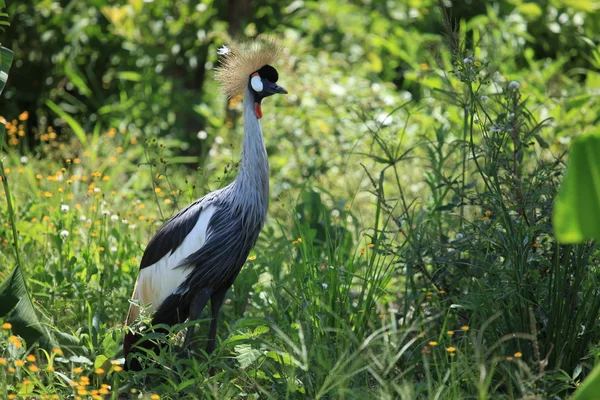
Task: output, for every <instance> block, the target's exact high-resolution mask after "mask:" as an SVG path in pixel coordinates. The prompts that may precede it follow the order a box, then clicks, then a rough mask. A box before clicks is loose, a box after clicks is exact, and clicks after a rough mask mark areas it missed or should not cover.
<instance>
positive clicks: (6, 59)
mask: <svg viewBox="0 0 600 400" xmlns="http://www.w3.org/2000/svg"><path fill="white" fill-rule="evenodd" d="M13 57H14V53H13V52H12V51H11V50H9V49H7V48H6V47H2V46H0V94H2V91H3V90H4V86H5V85H6V81H7V80H8V70H9V69H10V66H11V64H12V61H13Z"/></svg>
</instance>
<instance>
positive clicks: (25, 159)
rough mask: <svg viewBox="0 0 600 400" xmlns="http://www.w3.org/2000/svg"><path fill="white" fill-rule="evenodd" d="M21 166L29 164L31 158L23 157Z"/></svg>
mask: <svg viewBox="0 0 600 400" xmlns="http://www.w3.org/2000/svg"><path fill="white" fill-rule="evenodd" d="M20 160H21V164H27V162H28V161H29V158H27V156H23V157H21V159H20Z"/></svg>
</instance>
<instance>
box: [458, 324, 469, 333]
mask: <svg viewBox="0 0 600 400" xmlns="http://www.w3.org/2000/svg"><path fill="white" fill-rule="evenodd" d="M469 329H471V328H469V325H463V326H461V327H460V330H461V331H465V332H466V331H468V330H469Z"/></svg>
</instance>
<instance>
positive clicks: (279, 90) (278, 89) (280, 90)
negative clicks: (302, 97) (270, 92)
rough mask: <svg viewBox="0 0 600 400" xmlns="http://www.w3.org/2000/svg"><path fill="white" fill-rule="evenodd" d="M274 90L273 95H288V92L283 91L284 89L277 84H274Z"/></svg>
mask: <svg viewBox="0 0 600 400" xmlns="http://www.w3.org/2000/svg"><path fill="white" fill-rule="evenodd" d="M274 90H275V93H279V94H288V91H287V90H285V88H283V87H282V86H279V85H278V84H275V87H274Z"/></svg>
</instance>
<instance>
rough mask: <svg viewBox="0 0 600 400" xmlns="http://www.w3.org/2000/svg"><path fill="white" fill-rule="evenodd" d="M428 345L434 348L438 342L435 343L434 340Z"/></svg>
mask: <svg viewBox="0 0 600 400" xmlns="http://www.w3.org/2000/svg"><path fill="white" fill-rule="evenodd" d="M429 345H430V346H432V347H435V346H437V345H438V342H436V341H435V340H432V341H430V342H429Z"/></svg>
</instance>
